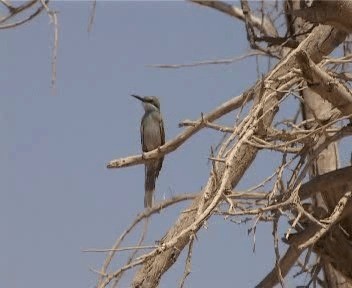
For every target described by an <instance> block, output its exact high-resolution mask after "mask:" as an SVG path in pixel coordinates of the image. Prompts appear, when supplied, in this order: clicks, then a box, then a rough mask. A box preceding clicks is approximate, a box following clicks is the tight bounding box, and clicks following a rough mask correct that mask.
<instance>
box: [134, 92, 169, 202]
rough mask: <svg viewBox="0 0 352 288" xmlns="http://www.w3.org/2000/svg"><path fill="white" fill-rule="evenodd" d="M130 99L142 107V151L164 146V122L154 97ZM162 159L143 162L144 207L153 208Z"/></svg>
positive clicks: (156, 99) (158, 104) (157, 101)
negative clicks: (136, 100)
mask: <svg viewBox="0 0 352 288" xmlns="http://www.w3.org/2000/svg"><path fill="white" fill-rule="evenodd" d="M131 96H132V97H134V98H136V99H138V100H140V101H141V102H142V104H143V107H144V111H145V112H144V115H143V117H142V120H141V128H140V132H141V145H142V151H143V152H148V151H151V150H154V149H156V148H158V147H160V146H162V145H164V144H165V131H164V122H163V118H162V115H161V113H160V102H159V99H158V98H157V97H155V96H145V97H142V96H138V95H135V94H132V95H131ZM163 161H164V157H160V158H157V159H151V160H148V161H147V162H145V164H144V172H145V182H144V189H145V194H144V207H145V208H151V207H152V206H153V194H154V190H155V181H156V179H157V178H158V176H159V172H160V170H161V167H162V165H163Z"/></svg>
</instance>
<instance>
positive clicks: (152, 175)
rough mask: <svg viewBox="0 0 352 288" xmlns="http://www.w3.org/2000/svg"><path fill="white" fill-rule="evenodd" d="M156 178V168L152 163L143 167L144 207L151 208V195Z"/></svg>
mask: <svg viewBox="0 0 352 288" xmlns="http://www.w3.org/2000/svg"><path fill="white" fill-rule="evenodd" d="M156 177H157V173H156V167H155V164H154V163H148V164H146V165H145V183H144V188H145V194H144V207H145V208H150V207H152V206H153V194H154V190H155V180H156Z"/></svg>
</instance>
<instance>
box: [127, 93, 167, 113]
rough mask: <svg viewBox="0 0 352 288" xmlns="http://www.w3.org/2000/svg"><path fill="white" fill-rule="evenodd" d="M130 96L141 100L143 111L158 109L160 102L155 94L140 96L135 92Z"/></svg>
mask: <svg viewBox="0 0 352 288" xmlns="http://www.w3.org/2000/svg"><path fill="white" fill-rule="evenodd" d="M131 96H132V97H134V98H136V99H138V100H140V101H142V103H143V107H144V110H145V111H154V110H157V111H160V102H159V99H158V97H155V96H145V97H141V96H138V95H135V94H132V95H131Z"/></svg>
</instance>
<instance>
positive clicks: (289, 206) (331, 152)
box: [97, 0, 352, 287]
mask: <svg viewBox="0 0 352 288" xmlns="http://www.w3.org/2000/svg"><path fill="white" fill-rule="evenodd" d="M191 2H194V3H195V4H199V5H201V6H207V7H210V8H212V9H215V10H218V11H220V12H222V13H224V14H226V15H229V16H231V17H233V18H234V20H240V21H242V22H243V23H244V24H245V28H246V32H247V39H248V42H249V45H250V47H251V48H252V50H253V52H251V53H250V55H249V56H251V55H262V56H263V55H264V56H265V57H268V58H275V59H278V63H277V64H276V65H275V66H274V67H272V69H271V70H270V71H269V72H268V73H267V74H266V75H264V76H263V77H262V78H261V79H258V81H257V83H256V84H255V85H253V86H252V87H250V88H248V89H247V90H246V91H244V92H243V93H242V94H241V95H239V96H237V97H235V98H232V99H229V100H228V101H227V102H225V103H223V104H222V105H220V106H218V107H216V108H215V109H214V110H213V111H211V112H209V113H207V114H204V115H202V116H201V117H200V119H198V120H195V121H185V122H183V123H182V126H186V128H185V130H184V131H183V132H182V133H181V134H180V135H179V136H177V137H176V138H174V139H172V140H170V141H168V142H167V143H165V145H163V146H161V147H160V148H159V149H156V150H154V151H151V152H148V153H144V154H143V155H137V156H131V157H127V158H122V159H117V160H113V161H110V162H109V164H108V168H121V167H128V166H131V165H136V164H142V163H144V162H145V161H148V159H154V158H157V157H161V156H163V155H165V154H167V153H171V152H172V151H174V150H176V149H177V148H178V147H180V146H181V145H182V144H183V143H184V142H185V141H187V140H188V139H189V138H190V137H192V136H193V135H194V134H195V133H197V132H199V131H200V130H202V129H206V128H207V129H215V130H217V131H219V133H224V134H225V137H224V140H223V141H222V143H221V145H220V147H219V148H218V149H217V150H216V151H213V153H212V155H210V159H211V161H212V169H211V171H210V174H209V178H208V181H207V183H206V184H205V185H204V189H203V190H202V191H201V192H200V193H199V194H197V195H182V196H179V197H176V198H174V199H169V200H166V201H164V202H162V203H160V204H159V205H157V206H156V207H154V208H153V209H151V210H147V211H144V212H143V213H141V214H140V215H139V217H138V218H137V219H136V220H135V221H134V222H133V223H132V225H131V226H130V227H129V228H128V229H127V230H126V231H125V232H124V233H123V234H122V235H121V237H120V238H119V239H118V240H117V241H116V243H115V245H114V246H113V248H112V249H111V250H110V251H109V253H108V255H107V258H106V260H105V263H104V264H103V266H102V268H101V270H100V271H98V273H99V279H98V285H97V286H98V287H107V286H108V285H110V284H113V285H114V284H116V283H118V281H119V279H120V278H121V276H122V274H123V273H124V271H126V270H128V269H132V268H136V272H135V274H134V277H133V280H132V283H131V286H132V287H157V286H158V284H159V281H160V279H161V277H162V276H163V274H164V273H165V272H166V271H167V270H168V269H169V268H170V267H171V266H172V265H173V264H174V263H175V262H176V261H178V256H179V255H180V253H181V252H182V251H184V249H186V248H187V247H188V254H187V255H188V257H187V261H186V269H185V275H184V279H185V278H186V277H187V275H188V274H189V271H190V270H189V265H190V260H191V255H192V247H193V239H194V238H195V237H196V234H197V232H198V231H199V230H200V229H201V228H202V227H203V225H204V223H205V221H207V220H208V219H209V218H210V217H212V216H213V215H216V214H217V215H218V214H221V215H226V216H227V219H233V218H234V219H242V217H252V218H253V219H255V221H256V223H257V222H259V221H271V222H272V224H273V235H274V238H275V252H276V261H275V263H273V269H272V271H270V272H269V273H268V275H266V276H265V277H264V278H263V279H262V280H261V281H260V279H258V283H259V284H258V285H257V287H273V286H274V285H276V284H278V283H281V284H282V285H283V282H284V278H285V276H286V275H287V274H288V272H289V271H290V269H291V268H292V266H293V265H294V264H295V263H297V264H298V265H301V266H302V271H304V272H306V273H309V275H310V276H311V281H312V282H316V283H319V284H320V285H321V286H323V287H352V280H351V279H352V265H351V263H352V249H351V248H352V228H351V227H352V225H351V224H352V201H351V197H352V166H347V167H343V168H339V166H338V165H339V163H338V153H339V152H338V146H337V144H336V141H338V140H340V139H342V138H344V137H348V136H350V135H351V134H352V127H351V124H350V121H351V119H352V91H351V87H350V84H349V81H351V80H352V74H351V73H349V70H348V69H349V68H351V66H350V64H351V61H352V56H351V54H350V49H349V42H348V41H347V40H346V39H347V37H348V35H349V33H350V32H351V31H352V2H351V1H313V3H307V2H306V1H296V0H287V1H286V2H251V3H248V2H247V1H246V0H242V1H241V7H237V6H234V5H232V4H228V3H225V2H221V1H191ZM273 19H276V20H275V21H274V20H273ZM283 23H284V24H285V27H286V31H285V33H284V34H283V35H280V33H279V32H278V28H277V27H278V25H280V24H283ZM337 49H340V51H341V52H342V53H341V54H342V56H341V57H339V58H333V57H332V56H329V55H330V54H331V53H332V52H333V51H334V50H337ZM233 60H235V59H232V60H231V59H227V60H217V61H207V62H201V63H192V64H186V65H180V64H177V65H159V66H160V67H168V68H173V67H182V66H195V65H204V64H210V63H212V64H221V63H228V62H230V61H233ZM291 97H296V98H297V99H299V100H300V105H299V106H298V107H296V108H297V109H298V111H301V115H302V117H299V116H298V117H293V119H291V120H286V121H278V119H277V117H276V115H277V112H278V110H279V108H280V107H281V105H283V103H285V101H286V100H288V99H290V98H291ZM244 106H247V107H250V109H249V112H248V113H247V114H243V113H242V108H243V107H244ZM236 110H238V111H239V113H238V117H237V118H236V119H235V121H234V123H233V125H232V126H231V127H225V126H222V125H219V124H217V123H216V120H217V119H219V118H220V117H222V116H224V115H226V114H228V113H230V112H233V111H236ZM297 115H298V114H297ZM264 150H271V151H275V152H276V153H278V155H281V159H282V161H281V163H280V165H279V166H278V167H277V169H276V170H275V171H273V173H272V175H271V176H270V177H268V178H267V179H264V180H263V181H261V182H260V183H258V185H257V186H256V187H254V188H251V189H248V190H247V191H237V190H236V185H237V184H238V183H239V181H240V180H241V178H242V176H243V175H244V173H245V172H246V170H247V169H248V168H249V167H250V165H251V163H252V162H253V160H254V159H255V158H256V156H257V155H258V153H260V152H261V151H264ZM307 176H309V177H310V181H306V180H305V179H307ZM185 199H187V200H190V199H192V203H191V204H190V206H189V207H188V208H187V210H186V211H183V213H181V214H180V216H179V218H178V219H177V220H176V222H175V223H174V225H173V226H172V227H170V229H169V230H168V231H167V232H166V233H165V236H164V237H163V238H162V239H160V240H159V241H158V242H157V243H158V245H156V246H155V247H154V246H153V247H152V248H153V249H152V250H151V252H148V253H145V254H143V255H142V256H139V257H135V254H133V255H132V256H131V258H130V259H129V260H128V262H127V263H126V265H125V266H123V267H120V268H118V269H113V268H112V267H110V263H111V261H112V259H113V257H114V256H115V254H116V253H117V252H118V251H119V249H123V248H119V247H120V245H121V243H122V241H123V240H124V237H125V236H126V235H127V234H128V233H129V232H130V231H131V230H132V229H134V227H135V226H136V224H137V223H139V222H140V221H141V220H142V219H144V218H147V217H149V216H150V215H151V214H152V213H155V212H156V211H158V210H160V209H161V208H164V209H165V208H166V207H168V206H169V205H172V204H173V203H176V202H178V201H182V200H185ZM283 216H285V217H289V218H290V220H289V224H290V229H288V231H287V233H286V234H285V235H278V225H279V224H278V223H279V219H280V218H281V217H283ZM280 236H282V241H284V242H285V243H286V244H287V245H288V249H287V251H286V253H285V254H284V255H280V253H279V249H278V241H280ZM142 239H143V237H142V238H141V241H142ZM156 240H158V239H156ZM140 243H141V242H140ZM336 243H338V244H339V245H336ZM312 254H315V255H317V257H316V259H317V260H316V261H315V263H314V265H313V266H309V267H308V265H307V262H309V261H312V260H309V255H312ZM302 255H305V257H304V258H305V260H304V261H301V260H300V257H301V256H302ZM320 271H323V272H324V279H320V278H319V276H318V275H319V273H320ZM184 279H183V280H182V283H183V281H184Z"/></svg>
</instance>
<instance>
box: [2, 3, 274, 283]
mask: <svg viewBox="0 0 352 288" xmlns="http://www.w3.org/2000/svg"><path fill="white" fill-rule="evenodd" d="M53 7H54V8H55V9H56V10H58V11H59V14H58V17H59V18H58V19H59V47H58V59H57V89H56V94H55V95H53V94H52V90H51V87H50V81H51V47H52V37H53V32H52V27H51V26H50V24H49V19H48V17H47V15H46V14H42V15H41V16H39V17H38V18H36V19H35V20H33V21H32V22H30V23H28V24H27V25H25V26H21V27H19V28H17V29H14V30H6V31H1V38H0V42H1V43H0V51H1V55H2V56H3V57H2V60H1V66H2V69H1V70H0V81H1V88H2V89H1V93H2V97H0V129H1V131H3V141H1V142H0V145H1V149H0V151H1V152H0V153H1V159H2V161H1V163H0V172H1V175H3V179H4V181H1V184H0V187H1V191H2V200H1V201H0V227H2V235H3V236H2V237H1V240H0V243H1V245H0V247H1V248H0V249H1V255H2V256H1V259H0V286H1V287H9V288H17V287H53V288H56V287H67V286H68V287H94V284H95V281H96V275H95V274H94V273H92V272H91V271H90V270H89V268H94V269H100V267H101V264H102V262H103V260H104V257H105V255H104V254H94V253H83V252H82V251H81V250H82V249H88V248H109V247H111V246H112V244H113V243H114V241H115V239H116V238H117V237H118V236H119V235H120V233H121V232H122V231H123V230H124V228H126V227H127V226H128V225H129V224H130V223H131V221H132V220H133V219H134V217H135V216H136V215H137V214H138V213H139V212H140V211H141V210H142V208H143V197H144V196H143V195H144V191H143V189H144V188H143V185H144V184H143V183H144V170H143V167H142V166H134V167H130V168H125V169H119V170H107V169H106V168H105V165H106V163H107V162H108V161H109V160H112V159H115V158H118V157H122V156H127V155H133V154H136V153H138V152H139V151H140V138H139V123H140V118H141V116H142V114H143V110H142V107H141V105H140V104H139V103H137V101H135V100H134V99H133V98H131V97H130V96H129V95H130V94H132V93H136V94H141V95H156V96H158V97H159V99H160V102H161V109H162V113H163V116H164V118H165V129H166V138H167V139H171V138H172V137H174V136H176V135H177V134H178V133H180V132H181V131H182V128H178V123H179V122H180V121H182V120H184V119H197V118H198V117H199V116H200V114H201V113H202V112H207V111H210V110H211V109H213V108H214V107H216V105H218V104H221V103H222V102H224V101H226V100H228V99H229V98H231V97H233V96H236V95H239V94H240V93H241V92H242V91H243V90H244V89H246V88H248V87H249V86H250V85H251V84H252V83H254V81H255V80H256V79H257V70H256V62H255V59H248V60H245V61H242V62H238V63H235V64H231V65H212V66H205V67H204V66H203V67H195V68H184V69H156V68H150V67H148V66H147V65H149V64H156V63H189V62H193V61H201V60H208V59H219V58H229V57H234V56H236V55H242V54H245V53H247V52H248V51H249V50H248V45H247V41H246V35H245V34H244V29H243V28H244V27H243V23H241V22H238V21H234V20H233V19H231V18H230V17H227V16H225V15H222V14H220V13H218V12H216V11H213V10H210V9H207V8H203V7H200V6H197V5H194V4H191V3H186V2H170V3H162V2H148V3H147V2H99V3H98V4H97V9H96V17H95V24H94V26H93V31H92V32H91V33H90V34H88V33H87V25H88V18H89V14H90V8H91V3H90V2H86V1H85V2H54V3H53ZM235 115H236V114H234V113H233V114H231V115H230V116H229V117H228V119H233V117H235ZM220 138H221V135H219V134H218V133H216V132H214V131H207V130H204V131H202V132H201V133H199V134H197V135H196V136H195V137H193V138H192V139H190V140H189V141H188V142H187V143H185V144H184V145H183V146H182V147H180V148H179V149H178V150H176V151H175V152H173V153H172V154H170V155H167V157H166V159H165V162H164V165H163V170H162V172H161V174H160V177H159V180H158V182H157V199H163V198H167V197H170V196H172V195H176V194H180V193H186V192H197V191H200V189H201V187H202V186H204V185H205V183H206V179H207V177H208V173H209V164H208V160H207V157H208V156H209V151H210V145H216V144H218V142H219V140H220ZM270 159H271V156H270V154H263V155H261V156H260V157H259V160H260V161H259V160H258V161H256V162H255V163H254V164H253V165H252V167H251V170H250V172H249V173H253V174H252V175H254V177H246V179H247V180H245V181H244V182H243V183H241V185H240V186H241V188H244V187H248V186H250V185H252V184H253V183H252V182H251V181H250V179H253V178H254V180H255V181H258V180H259V179H261V178H265V177H266V176H268V175H269V173H268V171H269V170H268V166H271V165H274V163H272V161H271V160H270ZM268 163H269V164H268ZM183 207H184V205H179V206H177V207H176V208H173V209H170V211H164V212H163V213H161V214H160V215H156V216H153V218H152V221H151V222H152V223H151V227H150V229H149V232H148V237H147V238H148V239H147V241H146V244H153V241H154V240H157V239H160V238H161V237H162V236H163V235H164V233H165V231H167V228H168V227H169V226H170V225H171V224H172V223H173V222H174V221H175V219H176V218H177V215H178V213H179V212H180V211H181V209H182V208H183ZM250 225H251V224H250ZM247 229H248V227H247V226H245V225H243V226H239V225H236V224H233V223H231V222H227V221H224V220H223V219H222V218H221V217H214V218H213V219H212V220H211V221H209V223H208V229H207V230H202V231H201V232H200V233H199V241H196V245H195V248H194V252H193V253H194V257H193V262H192V274H191V275H190V277H189V279H188V282H187V285H186V287H213V286H216V285H217V286H219V285H220V286H222V287H226V286H229V285H234V283H236V284H237V285H236V287H253V286H254V285H255V284H256V283H257V282H258V281H259V280H260V279H261V277H263V276H264V275H265V274H266V272H268V271H269V270H270V269H271V268H272V265H273V263H274V262H273V259H274V251H273V248H272V247H273V246H272V236H271V227H270V226H266V225H263V224H260V225H259V226H258V230H257V234H256V252H255V253H252V245H253V237H252V236H247ZM135 239H136V235H133V236H132V237H131V238H130V239H129V240H130V241H128V242H126V243H125V246H127V245H133V244H134V243H135V242H134V241H135ZM182 259H183V258H182ZM180 260H181V259H180ZM183 267H184V261H183V260H181V261H179V262H178V264H176V265H175V266H174V267H173V268H171V269H170V271H168V273H167V274H166V275H165V277H164V278H162V281H161V284H160V287H177V283H178V281H179V279H180V278H181V277H182V273H183ZM130 275H131V274H130ZM123 283H124V284H123V285H126V286H121V287H128V285H127V283H128V279H127V280H125V281H124V282H123Z"/></svg>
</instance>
